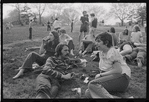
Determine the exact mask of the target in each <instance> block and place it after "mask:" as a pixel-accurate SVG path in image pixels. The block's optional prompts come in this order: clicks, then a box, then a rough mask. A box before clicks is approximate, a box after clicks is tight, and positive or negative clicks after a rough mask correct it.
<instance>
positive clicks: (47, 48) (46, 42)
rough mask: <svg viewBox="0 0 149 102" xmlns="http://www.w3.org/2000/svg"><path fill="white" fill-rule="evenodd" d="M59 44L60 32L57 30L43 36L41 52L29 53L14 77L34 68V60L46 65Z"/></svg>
mask: <svg viewBox="0 0 149 102" xmlns="http://www.w3.org/2000/svg"><path fill="white" fill-rule="evenodd" d="M58 44H59V36H58V33H57V32H56V31H52V32H50V33H49V36H48V37H46V38H43V40H42V44H41V47H40V50H39V54H38V53H36V52H31V53H29V54H28V56H27V58H26V59H25V61H24V62H23V64H22V66H21V67H20V68H19V72H18V73H17V75H15V76H14V77H13V79H16V78H18V77H20V76H21V75H23V73H24V71H25V70H30V69H32V64H33V63H34V62H36V63H37V64H38V65H40V66H42V65H44V64H45V62H46V60H47V58H48V57H50V56H54V53H55V48H56V46H57V45H58Z"/></svg>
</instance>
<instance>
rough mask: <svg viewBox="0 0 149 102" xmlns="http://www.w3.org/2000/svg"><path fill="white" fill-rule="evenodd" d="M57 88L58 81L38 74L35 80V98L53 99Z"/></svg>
mask: <svg viewBox="0 0 149 102" xmlns="http://www.w3.org/2000/svg"><path fill="white" fill-rule="evenodd" d="M59 88H60V85H59V83H58V81H57V80H53V79H51V78H50V77H49V76H47V75H44V74H40V75H38V77H37V78H36V91H37V95H36V98H55V97H56V95H57V93H58V90H59Z"/></svg>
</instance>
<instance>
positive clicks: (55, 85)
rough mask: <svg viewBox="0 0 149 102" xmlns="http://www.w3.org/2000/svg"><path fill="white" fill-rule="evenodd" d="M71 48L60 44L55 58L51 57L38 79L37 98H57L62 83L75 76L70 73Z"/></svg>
mask: <svg viewBox="0 0 149 102" xmlns="http://www.w3.org/2000/svg"><path fill="white" fill-rule="evenodd" d="M69 62H70V60H69V47H68V45H67V44H58V45H57V47H56V49H55V56H52V57H49V58H48V59H47V61H46V64H45V66H44V68H43V71H42V72H41V74H39V75H38V77H37V78H36V95H35V98H55V97H56V95H57V94H58V92H59V90H60V87H61V83H62V82H64V80H68V79H72V78H73V76H72V75H73V74H72V73H68V72H67V69H68V67H69V64H70V63H69Z"/></svg>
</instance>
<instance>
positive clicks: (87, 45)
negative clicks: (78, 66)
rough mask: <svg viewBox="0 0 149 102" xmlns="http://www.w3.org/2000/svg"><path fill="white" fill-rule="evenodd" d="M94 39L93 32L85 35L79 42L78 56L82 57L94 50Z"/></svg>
mask: <svg viewBox="0 0 149 102" xmlns="http://www.w3.org/2000/svg"><path fill="white" fill-rule="evenodd" d="M94 42H95V37H94V35H93V32H90V33H89V35H86V36H85V37H84V38H83V39H82V42H81V45H80V51H79V54H80V55H82V56H84V55H85V54H86V53H89V52H92V51H93V49H94Z"/></svg>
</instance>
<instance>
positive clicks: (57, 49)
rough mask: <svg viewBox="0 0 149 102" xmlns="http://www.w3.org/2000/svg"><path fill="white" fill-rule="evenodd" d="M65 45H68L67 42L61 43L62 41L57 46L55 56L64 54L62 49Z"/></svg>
mask: <svg viewBox="0 0 149 102" xmlns="http://www.w3.org/2000/svg"><path fill="white" fill-rule="evenodd" d="M64 46H67V47H68V45H67V44H61V43H60V44H58V45H57V46H56V48H55V56H57V57H59V56H60V55H62V49H63V47H64ZM68 48H69V47H68Z"/></svg>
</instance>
